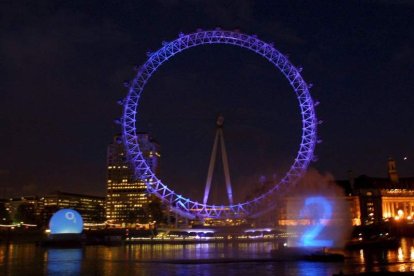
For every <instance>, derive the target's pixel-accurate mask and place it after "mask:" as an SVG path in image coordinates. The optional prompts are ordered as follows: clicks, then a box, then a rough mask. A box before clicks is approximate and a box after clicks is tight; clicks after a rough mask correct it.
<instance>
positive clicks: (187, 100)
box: [0, 0, 414, 199]
mask: <svg viewBox="0 0 414 276" xmlns="http://www.w3.org/2000/svg"><path fill="white" fill-rule="evenodd" d="M266 2H267V1H263V2H259V1H230V2H226V3H223V2H222V1H174V0H164V1H162V0H159V1H141V2H137V1H123V2H121V3H105V4H103V3H102V2H101V1H89V2H88V3H84V2H83V1H71V2H57V1H42V2H41V3H38V2H33V1H9V2H7V3H6V2H3V3H1V4H0V10H1V16H0V24H1V26H2V30H1V34H2V40H1V41H0V57H1V62H0V64H1V66H0V90H1V93H0V196H2V195H3V194H4V195H7V196H9V195H11V193H12V192H13V194H16V195H17V194H18V195H20V194H35V193H44V192H52V191H54V190H62V191H67V192H77V193H89V194H95V195H105V192H106V190H105V189H106V148H107V146H108V144H109V143H110V142H111V141H112V139H113V136H114V135H115V134H117V133H120V132H121V129H120V127H119V126H117V125H116V124H114V123H113V121H114V119H116V118H119V117H120V116H121V115H122V108H121V107H120V106H119V105H117V104H116V101H117V100H118V99H120V98H123V97H125V96H126V93H127V90H126V89H125V88H124V87H123V82H124V80H128V79H133V78H134V74H135V72H134V70H133V67H134V65H140V64H142V63H144V62H145V60H146V58H147V57H146V52H148V51H155V50H157V49H158V48H160V47H161V43H162V41H171V40H173V39H175V38H176V37H177V36H178V33H180V32H183V33H189V32H193V31H195V30H196V29H197V28H202V29H214V28H216V27H221V28H222V29H230V30H234V29H239V30H240V31H241V32H245V33H248V34H256V35H257V36H258V38H260V39H262V40H264V41H269V42H270V41H272V42H273V43H274V45H275V47H276V48H277V49H278V50H279V51H281V52H282V53H284V54H288V55H289V59H290V61H291V62H292V63H293V64H294V65H296V66H298V67H303V71H302V75H303V77H304V79H305V80H306V81H307V82H309V83H313V88H312V90H311V94H312V96H313V98H314V99H315V100H318V101H320V105H319V106H318V108H317V116H318V119H320V120H323V121H324V123H323V124H322V125H321V126H320V129H319V136H320V138H321V139H322V140H323V143H322V144H319V145H317V147H316V151H315V154H316V155H317V156H318V161H317V162H316V163H313V164H312V167H314V168H315V169H317V170H319V171H320V172H322V173H326V172H329V173H331V174H332V175H333V176H334V178H336V179H345V178H347V171H348V170H353V172H354V175H355V176H358V175H360V174H366V175H369V176H379V177H386V172H387V170H386V161H387V158H388V157H389V156H391V157H393V158H394V159H395V160H396V161H397V170H398V172H399V174H400V176H413V175H414V127H413V122H414V112H413V106H414V93H413V92H414V91H413V87H414V78H413V72H414V31H413V29H414V18H413V16H412V15H413V14H414V4H413V3H412V2H410V1H392V0H389V1H387V0H383V1H375V2H373V1H331V2H326V1H312V2H311V3H310V2H306V1H275V2H274V3H266ZM139 108H140V110H139V116H140V117H139V126H138V127H139V130H140V131H147V132H150V133H151V134H152V135H153V136H154V138H155V139H156V140H157V141H158V142H159V143H160V145H161V154H162V158H161V178H162V179H163V180H165V182H166V184H168V185H171V188H173V189H174V190H177V191H178V192H181V193H183V194H185V193H188V195H191V196H193V195H194V196H197V197H199V196H201V193H202V192H201V191H202V190H203V189H204V184H205V178H206V176H207V168H208V162H209V158H210V153H211V147H212V144H213V139H214V125H215V118H216V116H217V114H218V113H222V114H223V116H224V118H225V123H224V138H225V141H226V146H227V148H228V154H229V163H230V164H229V165H230V171H231V176H232V180H233V184H234V187H235V189H236V190H238V193H239V194H238V196H239V199H240V197H242V194H245V193H246V192H248V191H249V189H250V186H251V185H252V183H255V182H257V181H258V179H259V177H260V176H262V175H263V176H266V177H267V178H272V177H273V175H276V177H278V176H281V175H282V174H283V172H284V170H285V169H286V167H287V166H289V165H290V164H291V163H292V162H291V159H292V158H293V157H294V156H295V154H296V151H297V149H298V141H299V139H300V131H301V129H300V127H301V125H300V118H299V110H298V106H297V101H296V98H295V97H294V94H293V92H292V90H291V89H290V87H289V85H288V83H287V81H286V80H285V79H284V78H283V76H282V75H281V73H280V72H278V71H277V70H276V69H275V68H273V67H272V66H271V65H270V64H268V63H267V62H266V61H265V60H263V59H262V58H260V57H259V56H257V55H254V54H253V53H250V52H248V51H246V50H243V49H238V48H235V47H226V46H216V47H213V46H212V47H199V48H195V49H191V50H188V51H186V52H184V53H182V54H179V55H177V56H176V57H174V58H173V59H171V60H170V61H169V62H167V63H166V64H165V65H163V66H162V67H161V68H160V69H159V70H158V71H157V73H156V74H155V75H154V76H153V78H151V81H150V82H149V83H148V86H147V87H146V90H145V91H144V95H143V98H142V101H141V103H140V107H139ZM220 166H221V165H220V164H218V165H217V166H216V167H217V168H219V167H220ZM216 178H217V179H216V181H219V184H218V185H220V186H223V189H224V180H223V178H222V176H221V175H220V172H219V171H217V172H216ZM214 185H216V184H214V183H213V186H212V187H214Z"/></svg>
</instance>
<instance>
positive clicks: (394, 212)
mask: <svg viewBox="0 0 414 276" xmlns="http://www.w3.org/2000/svg"><path fill="white" fill-rule="evenodd" d="M387 173H388V178H379V177H368V176H365V175H362V176H359V177H357V178H356V179H352V180H350V181H349V182H350V183H352V185H351V186H352V193H353V194H354V195H355V196H358V198H359V204H360V210H361V222H362V224H365V225H369V224H375V223H380V222H383V221H384V220H389V219H392V220H408V221H410V220H412V219H413V217H414V178H413V177H399V176H398V173H397V168H396V163H395V160H393V159H392V158H389V159H388V162H387Z"/></svg>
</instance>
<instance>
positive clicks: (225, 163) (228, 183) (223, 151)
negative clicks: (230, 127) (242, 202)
mask: <svg viewBox="0 0 414 276" xmlns="http://www.w3.org/2000/svg"><path fill="white" fill-rule="evenodd" d="M219 133H220V136H221V139H220V144H221V154H222V155H223V156H222V157H223V168H224V177H225V180H226V188H227V196H228V198H229V203H230V205H233V191H232V189H231V181H230V170H229V161H228V158H227V151H226V146H225V145H224V137H223V130H222V129H219Z"/></svg>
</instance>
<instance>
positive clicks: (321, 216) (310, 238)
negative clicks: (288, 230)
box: [301, 196, 333, 247]
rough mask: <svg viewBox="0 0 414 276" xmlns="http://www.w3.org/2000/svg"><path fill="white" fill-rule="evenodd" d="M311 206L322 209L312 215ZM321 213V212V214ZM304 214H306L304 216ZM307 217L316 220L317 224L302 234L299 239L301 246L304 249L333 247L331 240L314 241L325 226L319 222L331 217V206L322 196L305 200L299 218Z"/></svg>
mask: <svg viewBox="0 0 414 276" xmlns="http://www.w3.org/2000/svg"><path fill="white" fill-rule="evenodd" d="M311 206H314V207H319V208H320V207H322V210H319V208H318V210H317V212H315V213H312V210H311ZM321 211H322V212H321ZM305 213H306V214H305ZM305 216H306V217H309V218H310V219H311V220H316V221H317V223H316V224H314V225H311V226H310V227H309V228H307V230H306V231H305V232H304V233H303V235H302V237H301V245H302V246H305V247H330V246H332V245H333V241H332V240H321V239H316V238H317V237H318V236H320V234H321V232H322V230H323V229H324V228H325V224H323V223H322V222H321V220H329V219H330V218H331V217H332V205H331V203H330V202H329V201H328V200H327V199H326V198H324V197H323V196H314V197H308V198H307V199H306V200H305V204H304V207H303V209H302V211H301V217H305Z"/></svg>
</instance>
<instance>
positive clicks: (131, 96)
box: [121, 30, 317, 219]
mask: <svg viewBox="0 0 414 276" xmlns="http://www.w3.org/2000/svg"><path fill="white" fill-rule="evenodd" d="M206 44H228V45H235V46H239V47H241V48H245V49H248V50H250V51H252V52H254V53H257V54H259V55H260V56H262V57H264V58H265V59H266V60H268V61H269V62H271V63H272V64H273V65H274V66H275V67H276V68H277V69H279V70H280V71H281V72H282V73H283V75H284V76H285V77H286V79H287V80H288V81H289V83H290V85H291V87H292V88H293V91H294V92H295V94H296V97H297V99H298V102H299V107H300V112H301V118H302V138H301V143H300V146H299V151H298V153H297V156H296V158H295V161H294V162H293V164H292V165H291V167H290V169H289V170H288V172H287V173H286V175H285V176H284V177H283V178H282V179H281V180H280V181H279V182H278V183H276V184H275V185H274V186H273V187H272V188H271V189H270V190H269V191H267V192H266V193H263V194H261V195H260V196H258V197H256V198H254V199H253V200H250V201H246V202H242V203H238V204H234V205H228V206H224V205H223V206H216V205H208V204H202V203H200V202H197V201H193V200H191V199H190V198H186V197H183V196H182V195H179V194H177V193H175V192H174V191H173V190H171V189H170V188H168V186H167V185H165V184H164V183H162V182H161V180H159V179H158V178H157V176H156V175H155V173H154V172H153V171H152V170H151V169H150V167H149V166H148V164H147V163H146V161H145V158H144V156H143V153H142V152H141V150H140V147H139V144H138V139H137V128H136V120H137V119H136V118H137V109H138V102H139V99H140V97H141V93H142V92H143V91H144V87H145V85H146V84H147V82H148V80H149V79H150V78H151V76H152V74H154V72H155V71H156V70H157V69H158V67H160V66H161V65H162V64H163V63H164V62H166V61H167V60H169V59H170V58H172V57H173V56H174V55H176V54H178V53H180V52H182V51H184V50H186V49H189V48H192V47H196V46H200V45H206ZM148 56H149V58H148V60H147V61H146V62H145V63H144V64H143V65H142V66H140V67H139V68H137V70H138V71H137V75H136V76H135V78H134V79H133V81H132V82H131V83H129V84H127V86H128V88H129V91H128V94H127V96H126V98H125V101H124V103H123V105H124V110H123V118H122V121H121V124H122V129H123V141H124V145H125V149H126V152H127V156H128V160H129V161H130V163H131V165H132V167H133V168H134V173H135V176H136V177H137V178H140V179H141V180H143V181H145V183H146V185H147V188H148V191H149V192H151V193H152V194H154V195H156V196H157V197H159V198H160V199H161V200H162V201H163V202H165V203H167V204H169V205H170V206H171V209H172V210H173V211H174V212H176V213H178V214H180V215H182V216H185V217H187V218H190V219H196V218H201V219H202V218H242V217H248V216H256V215H257V214H259V213H260V212H261V211H262V210H263V204H264V203H266V205H268V206H270V205H274V204H273V203H274V198H275V195H276V194H278V193H281V192H282V190H283V189H282V188H284V187H285V188H286V187H287V186H288V185H289V184H295V183H296V182H297V181H298V180H299V179H300V178H301V177H302V175H303V174H304V172H305V171H306V170H307V168H308V166H309V164H310V162H311V161H312V160H313V158H314V156H313V151H314V149H315V145H316V142H317V134H316V133H317V119H316V113H315V104H314V102H313V100H312V97H311V95H310V93H309V86H308V84H307V83H306V82H305V81H304V80H303V78H302V76H301V75H300V69H298V68H296V67H295V66H293V65H292V64H291V63H290V62H289V60H288V59H287V57H285V56H284V55H282V54H281V53H280V52H279V51H278V50H276V49H275V48H274V47H273V45H272V44H271V43H266V42H263V41H261V40H259V39H257V37H256V36H251V35H246V34H242V33H239V32H232V31H222V30H211V31H201V30H198V31H197V32H195V33H191V34H187V35H185V34H180V35H179V37H178V38H177V39H176V40H174V41H172V42H163V47H162V48H160V49H159V50H158V51H156V52H154V53H148Z"/></svg>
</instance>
